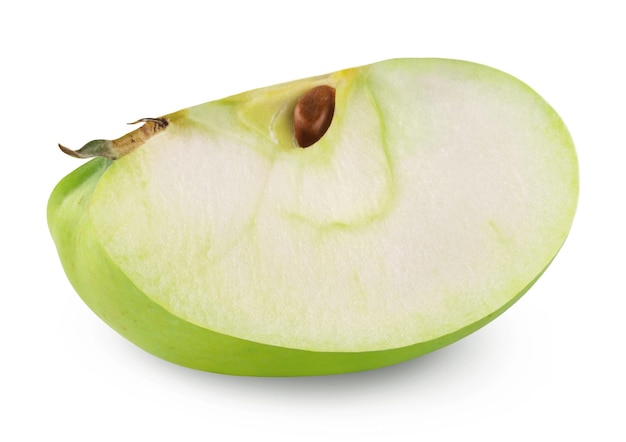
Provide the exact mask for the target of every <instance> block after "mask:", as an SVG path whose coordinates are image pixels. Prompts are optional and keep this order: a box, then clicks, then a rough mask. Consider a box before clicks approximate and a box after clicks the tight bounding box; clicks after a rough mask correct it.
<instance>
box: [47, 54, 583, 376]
mask: <svg viewBox="0 0 626 442" xmlns="http://www.w3.org/2000/svg"><path fill="white" fill-rule="evenodd" d="M140 121H141V122H143V123H144V124H143V125H142V126H141V127H140V128H139V129H137V130H135V131H134V132H131V133H130V134H127V135H125V136H123V137H121V138H119V139H117V140H113V141H107V140H96V141H92V142H90V143H88V144H87V145H85V146H84V147H83V148H82V149H80V150H78V151H73V150H70V149H68V148H65V147H62V149H63V150H64V151H65V152H67V153H69V154H71V155H74V156H78V157H89V156H97V158H94V159H92V160H90V161H89V162H87V163H86V164H84V165H83V166H82V167H80V168H78V169H77V170H76V171H74V172H73V173H71V174H70V175H68V176H67V177H66V178H64V179H63V180H62V181H61V182H60V183H59V184H58V186H57V187H56V188H55V190H54V192H53V193H52V196H51V197H50V201H49V206H48V222H49V226H50V230H51V233H52V236H53V238H54V241H55V243H56V246H57V248H58V252H59V255H60V258H61V261H62V263H63V266H64V269H65V271H66V273H67V275H68V277H69V279H70V281H71V283H72V284H73V286H74V287H75V289H76V291H77V292H78V293H79V294H80V296H81V297H82V298H83V300H84V301H85V302H86V304H87V305H88V306H89V307H90V308H91V309H92V310H93V311H94V312H95V313H96V314H97V315H98V316H100V317H101V318H102V319H103V320H104V321H105V322H106V323H108V324H109V325H110V326H111V327H113V328H114V329H115V330H117V331H118V332H119V333H120V334H122V335H123V336H125V337H126V338H128V339H129V340H131V341H132V342H134V343H135V344H137V345H138V346H140V347H142V348H143V349H145V350H147V351H149V352H151V353H153V354H155V355H157V356H160V357H162V358H164V359H166V360H169V361H172V362H174V363H177V364H181V365H184V366H188V367H192V368H196V369H201V370H207V371H213V372H218V373H228V374H236V375H256V376H298V375H321V374H331V373H345V372H352V371H359V370H367V369H373V368H377V367H382V366H386V365H390V364H395V363H398V362H401V361H405V360H407V359H410V358H413V357H416V356H419V355H422V354H425V353H427V352H430V351H433V350H436V349H438V348H440V347H443V346H445V345H447V344H450V343H452V342H454V341H456V340H458V339H460V338H462V337H464V336H466V335H468V334H469V333H471V332H473V331H475V330H477V329H478V328H480V327H482V326H483V325H485V324H487V323H488V322H489V321H491V320H492V319H494V318H495V317H497V316H498V315H499V314H500V313H502V312H503V311H504V310H506V309H507V308H508V307H510V306H511V305H512V304H513V303H514V302H515V301H517V300H518V299H519V298H520V297H521V296H522V295H523V294H524V293H525V292H526V291H527V290H528V289H529V288H530V286H531V285H532V284H533V283H534V282H535V281H536V280H537V278H538V277H539V276H540V275H541V274H542V272H543V271H544V270H545V269H546V267H547V266H548V265H549V263H550V262H551V261H552V260H553V258H554V257H555V256H556V254H557V252H558V250H559V249H560V247H561V246H562V244H563V242H564V240H565V238H566V236H567V234H568V231H569V229H570V226H571V223H572V220H573V217H574V212H575V209H576V203H577V197H578V166H577V159H576V153H575V150H574V145H573V142H572V139H571V137H570V135H569V133H568V131H567V129H566V127H565V125H564V124H563V122H562V120H561V119H560V118H559V116H558V115H557V114H556V112H555V111H554V110H553V109H552V108H551V107H550V106H549V105H548V104H547V103H546V102H545V101H544V100H543V99H542V98H541V97H540V96H539V95H537V94H536V93H535V92H534V91H533V90H532V89H530V88H529V87H528V86H527V85H525V84H524V83H522V82H521V81H519V80H517V79H515V78H513V77H511V76H509V75H507V74H505V73H503V72H501V71H498V70H495V69H492V68H489V67H486V66H483V65H478V64H474V63H469V62H463V61H456V60H444V59H397V60H389V61H384V62H380V63H376V64H372V65H369V66H362V67H358V68H353V69H347V70H344V71H339V72H336V73H332V74H329V75H323V76H319V77H315V78H309V79H304V80H299V81H294V82H291V83H287V84H281V85H277V86H273V87H268V88H265V89H259V90H253V91H250V92H247V93H243V94H240V95H236V96H233V97H229V98H225V99H222V100H219V101H214V102H209V103H206V104H202V105H199V106H195V107H191V108H188V109H184V110H181V111H178V112H175V113H172V114H169V115H166V116H163V117H160V118H147V119H143V120H140Z"/></svg>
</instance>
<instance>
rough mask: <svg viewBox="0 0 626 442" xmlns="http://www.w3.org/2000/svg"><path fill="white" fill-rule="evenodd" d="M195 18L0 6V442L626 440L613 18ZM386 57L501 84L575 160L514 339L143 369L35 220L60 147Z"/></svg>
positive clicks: (509, 315)
mask: <svg viewBox="0 0 626 442" xmlns="http://www.w3.org/2000/svg"><path fill="white" fill-rule="evenodd" d="M200 4H203V2H199V1H198V2H187V1H170V2H164V1H158V0H155V1H150V2H148V1H146V2H132V1H128V2H117V1H104V2H82V3H79V2H67V1H55V2H43V1H40V2H36V1H35V2H28V1H24V2H10V3H9V4H8V6H7V5H4V6H2V11H1V12H0V45H1V49H2V51H1V54H0V57H1V58H0V60H1V64H0V92H1V96H0V100H1V103H0V106H1V107H0V112H1V114H0V124H1V126H0V130H1V134H2V137H1V140H2V141H1V144H0V149H2V157H1V158H2V161H1V163H0V168H1V173H0V180H1V182H0V184H1V186H0V191H1V192H2V194H1V198H2V199H1V203H2V205H1V207H2V209H1V212H0V213H1V216H0V223H1V229H0V235H1V237H0V240H1V243H0V253H1V254H2V263H1V264H2V270H1V271H2V273H1V277H2V285H1V287H2V289H1V294H2V297H1V300H2V301H1V302H2V304H1V305H2V307H1V308H2V310H1V315H2V319H1V320H0V327H1V330H0V339H2V341H1V354H2V362H1V364H0V370H1V371H0V373H1V376H0V383H1V384H0V404H1V406H2V410H1V412H0V416H1V421H2V423H1V424H0V440H3V441H25V440H41V441H43V440H64V441H78V440H81V441H83V440H90V441H93V440H96V441H99V440H107V441H108V440H120V441H131V440H133V441H134V440H136V441H147V440H153V441H161V440H176V441H186V440H215V441H229V440H250V439H259V438H260V439H261V440H264V439H268V440H270V439H271V440H275V441H286V440H296V441H308V440H328V441H335V440H337V441H339V440H342V441H344V440H360V439H366V438H372V439H379V440H390V441H393V440H428V441H438V440H442V441H447V440H450V441H452V440H454V441H456V440H466V439H468V438H474V437H475V438H480V439H481V440H486V441H495V440H498V441H499V440H507V441H518V440H520V441H521V440H534V441H541V440H570V439H571V438H573V437H580V438H581V439H582V440H594V441H623V440H626V430H625V429H624V423H623V419H624V415H625V414H626V413H625V412H626V405H625V399H624V398H625V397H626V387H625V381H624V378H625V374H626V364H625V362H624V357H623V356H624V348H625V346H624V338H625V337H626V333H625V327H624V318H623V317H624V311H625V310H624V298H625V295H626V288H625V286H626V284H625V283H624V273H625V272H626V268H625V267H626V266H625V264H626V256H625V254H624V248H625V247H626V241H625V237H624V233H623V232H624V226H625V225H626V217H625V215H624V213H625V211H624V206H625V202H626V198H625V196H624V193H625V191H626V181H625V179H624V175H625V174H624V166H625V165H626V154H625V152H626V142H625V137H624V127H626V118H625V117H626V112H625V110H624V109H625V107H624V102H625V100H626V93H625V87H624V81H625V79H626V69H625V67H624V66H625V63H624V56H625V54H626V52H625V51H624V43H625V42H626V33H625V32H624V14H623V13H622V12H621V11H622V9H618V7H617V5H618V2H610V1H594V2H571V1H570V2H566V1H563V2H554V1H548V0H543V1H524V2H504V1H500V2H495V1H494V2H485V1H458V2H453V1H428V2H397V1H392V0H385V1H380V2H340V1H339V0H335V1H315V2H311V3H306V2H296V1H294V2H284V4H281V3H280V2H275V1H258V2H240V1H231V0H229V1H220V2H213V4H211V3H209V2H204V4H205V6H202V7H199V6H196V5H200ZM366 4H367V6H364V5H366ZM409 4H411V5H412V6H411V7H410V9H409V8H408V6H407V5H409ZM583 5H586V6H583ZM392 57H447V58H459V59H465V60H471V61H475V62H480V63H484V64H487V65H490V66H493V67H496V68H499V69H501V70H504V71H506V72H509V73H511V74H513V75H515V76H517V77H518V78H520V79H522V80H524V81H525V82H527V83H528V84H530V85H531V86H532V87H533V88H534V89H535V90H537V91H538V92H539V93H540V94H541V95H543V96H544V98H546V99H547V100H548V102H550V103H551V104H552V105H553V107H554V108H555V109H556V110H557V111H558V112H559V113H560V115H561V117H562V118H563V119H564V121H565V122H566V124H567V125H568V127H569V129H570V131H571V133H572V135H573V138H574V140H575V142H576V145H577V149H578V154H579V160H580V167H581V195H580V204H579V210H578V213H577V217H576V220H575V224H574V227H573V229H572V231H571V234H570V237H569V239H568V241H567V243H566V245H565V246H564V248H563V249H562V250H561V253H560V254H559V256H558V257H557V259H556V260H555V261H554V263H553V265H552V266H551V267H550V268H549V270H548V271H547V272H546V273H545V275H544V276H543V277H542V278H541V280H540V281H539V282H538V283H537V284H536V285H535V287H534V288H533V289H532V290H531V291H530V292H529V293H528V294H527V295H526V296H525V297H524V298H522V300H521V301H520V302H519V303H517V304H516V305H515V306H513V307H512V308H511V309H510V310H509V311H508V312H506V313H505V314H504V315H503V316H502V317H500V318H498V319H497V320H496V321H495V322H493V323H492V324H490V325H488V326H487V327H485V328H484V329H482V330H480V331H479V332H477V333H475V334H473V335H472V336H470V337H468V338H466V339H464V340H462V341H460V342H458V343H456V344H454V345H452V346H450V347H448V348H445V349H443V350H440V351H438V352H435V353H433V354H430V355H427V356H424V357H422V358H420V359H417V360H414V361H410V362H407V363H404V364H401V365H399V366H395V367H390V368H387V369H381V370H378V371H373V372H367V373H360V374H352V375H342V376H330V377H323V378H297V379H263V378H238V377H230V376H223V375H215V374H211V373H202V372H196V371H192V370H189V369H185V368H181V367H178V366H174V365H172V364H169V363H167V362H164V361H161V360H159V359H157V358H155V357H153V356H151V355H148V354H146V353H144V352H143V351H141V350H139V349H137V348H136V347H134V346H133V345H132V344H130V343H128V342H127V341H125V340H124V339H122V338H121V337H119V336H118V335H117V334H116V333H115V332H113V331H112V330H111V329H109V328H108V327H107V326H106V325H105V324H104V323H102V322H101V321H100V320H99V319H98V318H97V317H96V316H95V315H94V314H92V313H91V312H90V311H89V310H88V309H87V307H85V305H84V304H83V303H82V301H81V300H80V298H79V297H78V296H77V295H76V294H75V293H74V291H73V289H72V288H71V286H70V285H69V283H68V282H67V280H66V278H65V275H64V273H63V271H62V269H61V266H60V263H59V261H58V259H57V256H56V251H55V249H54V246H53V243H52V240H51V238H50V236H49V233H48V230H47V225H46V216H45V211H46V203H47V198H48V196H49V194H50V192H51V191H52V188H53V186H54V185H55V184H56V183H57V182H58V181H59V180H60V179H61V178H62V177H63V176H64V175H66V174H67V173H69V172H70V171H71V170H73V169H74V168H76V167H77V166H78V165H79V164H81V161H80V160H76V159H73V158H70V157H67V156H65V155H63V154H61V153H60V151H59V150H58V149H57V147H56V143H57V142H62V143H64V144H66V145H68V146H71V147H79V146H80V145H82V144H83V143H84V142H86V141H88V140H91V139H93V138H116V137H118V136H120V135H122V134H124V133H126V132H127V131H128V130H129V128H128V127H127V126H126V125H125V123H127V122H130V121H134V120H136V119H137V118H141V117H145V116H158V115H161V114H165V113H169V112H171V111H174V110H177V109H179V108H183V107H187V106H190V105H194V104H198V103H201V102H204V101H210V100H214V99H218V98H222V97H224V96H227V95H230V94H234V93H237V92H242V91H245V90H248V89H251V88H256V87H262V86H266V85H271V84H274V83H278V82H283V81H287V80H291V79H296V78H301V77H308V76H312V75H317V74H322V73H327V72H330V71H335V70H338V69H342V68H346V67H352V66H357V65H361V64H368V63H372V62H375V61H380V60H383V59H387V58H392Z"/></svg>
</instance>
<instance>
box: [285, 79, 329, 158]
mask: <svg viewBox="0 0 626 442" xmlns="http://www.w3.org/2000/svg"><path fill="white" fill-rule="evenodd" d="M334 113H335V89H334V88H332V87H330V86H327V85H323V86H317V87H315V88H313V89H311V90H310V91H308V92H307V93H305V94H304V95H302V96H301V97H300V99H299V100H298V102H297V103H296V108H295V109H294V111H293V130H294V133H295V135H296V141H297V142H298V145H299V146H300V147H309V146H310V145H312V144H313V143H315V142H316V141H317V140H319V139H320V138H322V136H323V135H324V134H325V133H326V131H327V130H328V128H329V127H330V123H331V122H332V120H333V114H334Z"/></svg>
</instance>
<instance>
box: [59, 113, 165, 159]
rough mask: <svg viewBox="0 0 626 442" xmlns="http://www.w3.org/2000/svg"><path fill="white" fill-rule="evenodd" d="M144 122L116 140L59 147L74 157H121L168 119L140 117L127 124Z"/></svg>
mask: <svg viewBox="0 0 626 442" xmlns="http://www.w3.org/2000/svg"><path fill="white" fill-rule="evenodd" d="M137 123H145V124H144V125H143V126H141V127H140V128H138V129H135V130H134V131H132V132H130V133H127V134H126V135H124V136H122V137H120V138H118V139H116V140H93V141H90V142H88V143H87V144H85V145H84V146H83V147H81V148H80V149H78V150H72V149H69V148H67V147H65V146H63V145H61V144H59V148H60V149H61V150H62V151H63V152H64V153H66V154H68V155H70V156H72V157H75V158H91V157H96V156H99V157H104V158H108V159H110V160H117V159H119V158H122V157H123V156H124V155H127V154H129V153H131V152H132V151H134V150H135V149H137V148H138V147H140V146H142V145H143V144H144V143H145V142H146V141H148V140H149V139H150V138H152V136H153V135H155V134H157V133H159V132H161V131H162V130H163V129H165V128H166V127H167V125H168V124H169V121H168V120H167V119H166V118H163V117H161V118H142V119H140V120H137V121H134V122H132V123H128V124H137Z"/></svg>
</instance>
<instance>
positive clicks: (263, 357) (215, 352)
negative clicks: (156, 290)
mask: <svg viewBox="0 0 626 442" xmlns="http://www.w3.org/2000/svg"><path fill="white" fill-rule="evenodd" d="M172 115H174V117H173V118H182V117H180V115H181V114H180V112H179V113H176V114H172ZM182 115H184V114H182ZM177 116H178V117H177ZM264 118H265V119H266V118H267V117H266V116H264V115H260V116H259V121H258V124H259V125H260V126H262V125H263V124H264ZM557 118H558V117H557ZM557 124H562V123H561V122H560V120H558V122H557ZM562 131H565V132H564V133H563V137H565V138H568V139H569V134H568V133H567V132H566V130H565V129H564V126H563V129H562ZM114 163H115V161H112V160H111V159H107V158H102V157H98V158H95V159H92V160H90V161H89V162H87V163H86V164H84V165H82V166H81V167H79V168H78V169H76V170H75V171H74V172H72V173H71V174H69V175H68V176H67V177H65V178H64V179H63V180H62V181H61V182H60V183H59V184H58V185H57V186H56V188H55V189H54V191H53V193H52V195H51V197H50V200H49V203H48V224H49V228H50V231H51V234H52V237H53V239H54V241H55V244H56V247H57V250H58V253H59V256H60V260H61V262H62V265H63V268H64V270H65V272H66V274H67V276H68V278H69V280H70V282H71V284H72V285H73V287H74V289H75V290H76V292H77V293H78V294H79V295H80V297H81V298H82V299H83V301H84V302H85V303H86V304H87V305H88V306H89V308H90V309H91V310H92V311H93V312H95V313H96V314H97V315H98V316H99V317H100V318H101V319H102V320H103V321H104V322H105V323H107V324H108V325H109V326H110V327H112V328H113V329H114V330H116V331H117V332H118V333H119V334H121V335H122V336H124V337H125V338H127V339H128V340H130V341H131V342H133V343H134V344H136V345H137V346H139V347H140V348H142V349H144V350H146V351H147V352H149V353H152V354H154V355H156V356H158V357H160V358H162V359H165V360H167V361H170V362H172V363H175V364H179V365H182V366H185V367H189V368H193V369H198V370H204V371H210V372H215V373H223V374H230V375H245V376H311V375H328V374H340V373H349V372H357V371H364V370H371V369H376V368H380V367H384V366H389V365H393V364H397V363H400V362H403V361H407V360H410V359H413V358H415V357H418V356H421V355H424V354H426V353H429V352H432V351H434V350H437V349H439V348H442V347H444V346H447V345H449V344H451V343H453V342H455V341H457V340H459V339H461V338H463V337H465V336H467V335H469V334H470V333H472V332H474V331H476V330H478V329H479V328H481V327H483V326H484V325H486V324H487V323H489V322H490V321H492V320H493V319H495V318H496V317H498V316H499V315H500V314H502V313H503V312H504V311H505V310H507V309H508V308H509V307H510V306H511V305H512V304H514V303H515V302H516V301H517V300H518V299H519V298H520V297H521V296H522V295H523V294H524V293H526V291H527V290H528V289H529V288H530V287H531V286H532V285H533V284H534V282H535V281H536V280H537V279H538V278H539V277H540V276H541V274H542V273H543V271H544V270H545V268H547V266H548V265H549V263H546V267H544V269H543V270H542V271H541V273H539V274H538V275H536V277H535V278H534V279H533V280H532V281H530V282H529V283H528V284H527V285H526V287H524V288H523V290H521V291H519V292H518V293H517V294H515V295H514V296H512V297H511V298H510V300H509V301H508V302H507V303H506V304H504V305H502V306H501V307H500V308H498V309H497V310H494V311H492V312H491V313H490V314H488V315H486V316H485V317H483V318H482V319H481V320H478V321H475V322H473V323H471V324H469V325H465V326H463V327H462V328H460V329H458V330H456V331H454V332H452V333H449V334H446V335H443V336H439V337H437V338H435V339H431V340H428V341H425V342H419V343H416V344H414V345H409V346H403V347H400V348H391V349H385V350H378V351H355V352H351V351H310V350H301V349H297V348H286V347H280V346H275V345H268V344H264V343H259V342H253V341H251V340H245V339H240V338H237V337H233V336H228V335H225V334H221V333H218V332H215V331H213V330H210V329H208V328H204V327H201V326H198V325H196V324H193V323H191V322H189V321H187V320H185V319H184V318H181V317H180V316H178V315H176V314H173V313H172V312H170V311H168V310H167V309H166V308H164V307H163V306H161V305H159V304H158V303H157V302H155V301H154V300H153V299H151V298H150V297H149V296H147V295H146V294H144V293H143V292H142V291H141V290H140V289H138V288H137V286H136V285H135V284H134V283H133V282H132V281H131V280H130V279H129V278H128V277H127V276H126V275H125V274H124V272H123V271H122V270H121V269H120V268H119V266H118V265H117V264H116V263H115V262H113V261H112V260H111V258H110V257H109V256H108V254H107V252H106V251H105V250H104V248H103V247H102V245H101V243H100V239H99V237H98V234H97V232H96V230H95V229H94V226H93V222H92V220H91V219H90V217H89V215H88V205H89V201H90V198H91V196H92V194H93V192H94V190H95V189H96V187H97V185H98V183H99V181H100V178H101V176H102V175H103V174H104V173H105V172H106V171H107V169H108V168H109V167H111V166H112V165H113V164H114ZM572 193H573V194H576V195H577V180H576V182H575V183H573V184H572ZM572 216H573V214H572Z"/></svg>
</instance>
